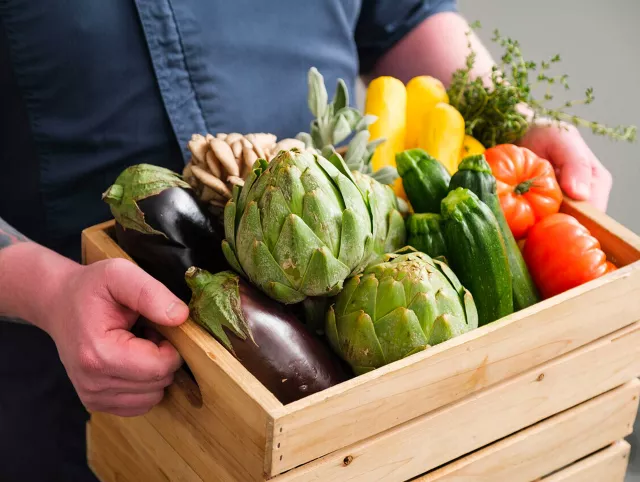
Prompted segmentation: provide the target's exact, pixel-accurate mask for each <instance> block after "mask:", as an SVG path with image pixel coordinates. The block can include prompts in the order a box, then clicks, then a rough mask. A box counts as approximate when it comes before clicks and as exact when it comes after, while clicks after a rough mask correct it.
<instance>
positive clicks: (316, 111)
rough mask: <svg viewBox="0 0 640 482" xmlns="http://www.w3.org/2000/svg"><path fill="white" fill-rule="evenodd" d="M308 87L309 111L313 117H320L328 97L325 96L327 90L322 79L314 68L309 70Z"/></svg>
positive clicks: (322, 114)
mask: <svg viewBox="0 0 640 482" xmlns="http://www.w3.org/2000/svg"><path fill="white" fill-rule="evenodd" d="M308 85H309V99H308V101H309V109H310V110H311V113H312V114H313V115H314V116H315V117H322V116H324V114H325V112H326V110H327V102H328V99H329V95H328V94H327V88H326V87H325V85H324V78H323V77H322V74H321V73H320V72H318V69H316V68H315V67H312V68H311V69H309V75H308Z"/></svg>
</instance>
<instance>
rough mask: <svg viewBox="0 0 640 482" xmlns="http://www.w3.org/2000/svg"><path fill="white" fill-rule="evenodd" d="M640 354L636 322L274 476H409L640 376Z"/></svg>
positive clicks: (390, 481) (345, 480)
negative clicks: (499, 382) (433, 410)
mask: <svg viewBox="0 0 640 482" xmlns="http://www.w3.org/2000/svg"><path fill="white" fill-rule="evenodd" d="M639 355H640V322H637V323H634V324H633V325H631V326H628V327H626V328H623V329H622V330H619V331H617V332H616V333H613V334H611V335H608V336H607V337H604V338H602V339H600V340H598V341H596V342H594V343H591V344H589V345H587V346H585V347H583V348H580V349H578V350H575V351H573V352H571V353H568V354H566V355H563V356H561V357H559V358H556V359H554V360H552V361H550V362H548V363H545V364H544V365H542V366H540V367H537V368H535V369H533V370H530V371H528V372H526V373H524V374H522V375H519V376H517V377H514V378H512V379H510V380H507V381H505V382H504V383H501V384H499V385H497V386H494V387H491V388H489V389H486V390H484V391H482V392H480V393H477V394H474V395H472V396H469V397H467V398H465V399H463V400H461V401H459V402H457V403H455V404H452V405H449V406H446V407H443V408H441V409H440V410H436V411H435V412H432V413H429V414H427V415H425V416H422V417H419V418H418V419H416V420H413V421H411V422H408V423H405V424H404V425H401V426H399V427H397V428H394V429H392V430H389V431H387V432H385V433H383V434H381V435H378V436H375V437H372V438H370V439H368V440H366V441H364V442H361V443H358V444H355V445H353V446H350V447H347V448H345V449H341V450H338V451H336V452H335V453H332V454H330V455H327V456H325V457H323V458H321V459H318V460H317V461H315V462H311V463H309V464H306V465H305V466H303V467H300V468H298V469H295V470H292V471H291V472H288V473H286V474H284V475H282V476H279V477H276V478H275V479H274V480H275V481H277V482H285V481H286V482H293V481H295V482H302V481H316V480H340V481H342V482H354V481H363V482H364V481H366V482H375V481H385V482H394V481H405V480H407V479H410V478H412V477H416V476H418V475H420V474H424V473H426V472H428V471H429V470H431V469H434V468H436V467H439V466H440V465H443V464H445V463H446V462H449V461H451V460H454V459H456V458H458V457H460V456H462V455H465V454H468V453H471V452H473V451H474V450H477V449H478V448H480V447H483V446H485V445H488V444H490V443H492V442H494V441H495V440H498V439H500V438H502V437H505V436H507V435H510V434H513V433H515V432H517V431H518V430H521V429H522V428H525V427H528V426H530V425H533V424H534V423H536V422H538V421H540V420H542V419H544V418H547V417H550V416H551V415H553V414H556V413H558V412H560V411H563V410H566V409H567V408H570V407H572V406H575V405H577V404H579V403H581V402H583V401H585V400H588V399H589V398H592V397H594V396H596V395H598V394H601V393H604V392H606V391H608V390H611V389H613V388H615V387H617V386H619V385H622V384H624V383H626V382H627V381H629V380H631V379H633V378H635V377H636V376H637V375H638V374H639V373H640V356H639ZM421 402H422V400H421V399H417V400H415V401H414V403H421ZM382 413H383V411H382V410H381V415H382Z"/></svg>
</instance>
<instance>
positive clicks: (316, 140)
mask: <svg viewBox="0 0 640 482" xmlns="http://www.w3.org/2000/svg"><path fill="white" fill-rule="evenodd" d="M311 140H312V141H313V146H314V147H315V148H316V149H322V148H323V147H324V142H323V139H322V133H321V132H320V127H319V126H318V123H317V122H316V121H314V122H313V123H312V124H311Z"/></svg>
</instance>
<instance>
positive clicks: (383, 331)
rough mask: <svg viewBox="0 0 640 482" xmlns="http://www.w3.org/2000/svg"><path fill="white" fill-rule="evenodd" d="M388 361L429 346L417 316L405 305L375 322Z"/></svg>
mask: <svg viewBox="0 0 640 482" xmlns="http://www.w3.org/2000/svg"><path fill="white" fill-rule="evenodd" d="M374 327H375V331H376V335H377V336H378V342H379V343H380V347H381V348H382V352H383V353H384V359H385V361H386V363H392V362H394V361H397V360H400V359H402V358H404V357H406V356H408V354H409V353H415V352H416V349H418V351H421V350H424V349H426V348H427V347H428V346H429V342H428V340H427V337H426V336H425V334H424V332H423V331H422V328H421V327H420V322H419V321H418V318H417V316H416V315H415V313H414V312H413V311H411V310H408V309H407V308H405V307H399V308H396V309H395V310H394V311H392V312H391V313H389V314H388V315H386V316H384V317H382V318H380V319H379V320H377V321H376V322H375V324H374Z"/></svg>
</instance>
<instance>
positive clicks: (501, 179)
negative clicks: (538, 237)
mask: <svg viewBox="0 0 640 482" xmlns="http://www.w3.org/2000/svg"><path fill="white" fill-rule="evenodd" d="M484 155H485V158H486V159H487V162H488V163H489V165H490V166H491V171H492V173H493V176H494V177H495V178H496V183H497V186H496V187H497V190H498V197H499V199H500V205H501V206H502V210H503V211H504V215H505V218H506V219H507V223H508V224H509V227H510V228H511V232H512V233H513V236H514V237H515V238H516V239H522V238H524V237H525V236H526V235H527V232H528V231H529V229H530V228H531V226H533V225H534V224H535V223H536V222H538V221H539V220H540V219H542V218H544V217H546V216H549V215H551V214H554V213H557V212H558V210H559V209H560V204H561V203H562V190H561V189H560V186H559V185H558V181H557V180H556V175H555V172H554V171H553V166H552V165H551V163H550V162H549V161H547V160H546V159H543V158H541V157H538V156H537V155H536V154H535V153H533V152H532V151H530V150H529V149H527V148H525V147H519V146H516V145H513V144H500V145H497V146H495V147H492V148H490V149H487V150H486V151H485V153H484Z"/></svg>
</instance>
